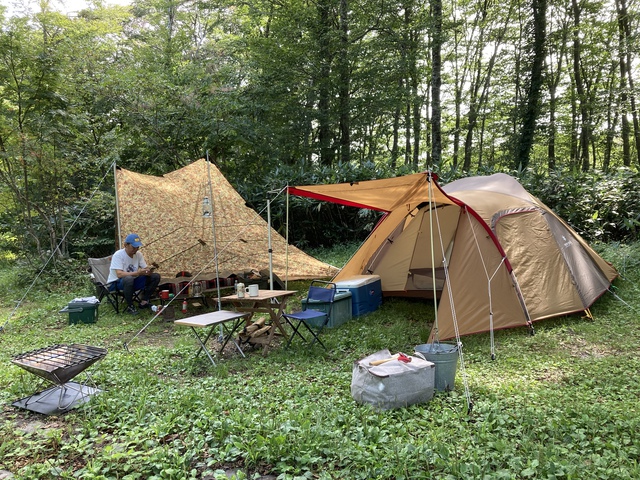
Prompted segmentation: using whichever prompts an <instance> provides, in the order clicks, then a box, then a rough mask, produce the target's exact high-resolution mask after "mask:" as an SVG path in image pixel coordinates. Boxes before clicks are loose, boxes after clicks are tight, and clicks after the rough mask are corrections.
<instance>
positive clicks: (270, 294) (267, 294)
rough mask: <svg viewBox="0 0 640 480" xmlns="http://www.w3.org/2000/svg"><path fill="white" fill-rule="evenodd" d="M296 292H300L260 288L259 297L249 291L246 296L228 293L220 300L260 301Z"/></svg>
mask: <svg viewBox="0 0 640 480" xmlns="http://www.w3.org/2000/svg"><path fill="white" fill-rule="evenodd" d="M294 293H298V292H297V290H263V289H260V290H258V296H257V297H250V296H249V294H248V293H245V294H244V297H238V295H236V294H233V295H227V296H226V297H222V298H221V299H220V301H222V302H258V301H262V300H271V299H272V298H278V297H287V296H289V295H293V294H294Z"/></svg>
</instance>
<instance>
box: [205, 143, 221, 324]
mask: <svg viewBox="0 0 640 480" xmlns="http://www.w3.org/2000/svg"><path fill="white" fill-rule="evenodd" d="M207 177H208V180H209V198H210V199H211V232H212V233H213V255H214V257H215V259H216V262H215V263H216V288H217V289H218V310H222V304H221V302H220V297H221V295H220V272H218V245H217V243H216V216H215V206H214V202H213V187H212V186H211V162H210V161H209V150H207ZM222 333H223V332H222V325H220V335H221V336H222Z"/></svg>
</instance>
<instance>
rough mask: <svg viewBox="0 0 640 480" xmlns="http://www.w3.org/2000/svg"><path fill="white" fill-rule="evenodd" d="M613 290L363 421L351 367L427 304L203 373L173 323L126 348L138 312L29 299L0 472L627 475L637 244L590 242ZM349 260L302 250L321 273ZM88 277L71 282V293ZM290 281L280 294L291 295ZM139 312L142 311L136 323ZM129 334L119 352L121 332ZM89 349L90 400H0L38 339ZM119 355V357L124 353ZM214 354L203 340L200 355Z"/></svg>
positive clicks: (52, 297)
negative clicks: (422, 394)
mask: <svg viewBox="0 0 640 480" xmlns="http://www.w3.org/2000/svg"><path fill="white" fill-rule="evenodd" d="M600 249H601V251H602V253H603V255H604V256H605V258H606V259H607V260H609V261H611V262H613V263H614V265H616V266H617V267H618V268H619V269H620V271H621V272H622V274H623V277H624V279H623V280H619V281H618V282H617V284H616V288H615V291H616V294H617V295H618V296H619V298H620V299H624V300H625V301H626V302H627V303H628V304H630V305H628V304H625V303H623V302H621V301H620V300H619V299H618V298H616V297H614V296H611V295H606V296H604V297H603V298H602V299H600V300H599V301H598V302H597V303H596V304H595V305H594V307H593V308H592V313H593V315H594V320H585V319H582V318H579V317H578V316H571V317H563V318H557V319H551V320H547V321H543V322H538V323H537V324H536V331H537V333H536V335H534V336H529V335H528V334H527V331H526V329H524V328H523V329H511V330H505V331H500V332H496V334H495V340H496V348H497V359H496V360H494V361H492V360H491V359H490V349H489V341H490V340H489V335H488V334H480V335H473V336H470V337H466V338H463V343H464V350H463V351H464V359H465V372H466V381H467V382H468V385H469V389H470V394H471V399H472V401H473V405H474V407H473V410H472V412H471V414H470V415H468V414H467V408H466V407H467V405H466V399H465V395H464V382H463V380H464V378H463V376H462V369H461V368H459V369H458V373H457V379H456V388H455V390H454V391H453V392H450V393H438V394H436V396H435V397H434V398H433V399H432V400H431V401H430V402H429V403H427V404H423V405H414V406H411V407H408V408H403V409H398V410H392V411H386V412H379V411H375V410H374V409H372V408H370V407H368V406H361V405H357V404H355V403H354V401H353V400H352V398H351V395H350V390H349V388H350V380H351V372H352V365H353V362H354V361H355V360H357V359H358V358H362V357H363V356H365V355H368V354H370V353H372V352H374V351H377V350H379V349H382V348H388V349H390V350H391V351H392V352H396V351H403V352H406V353H410V352H412V350H413V347H414V346H415V345H416V344H419V343H424V341H425V339H426V337H427V335H428V332H429V328H430V325H431V323H432V322H433V319H434V315H433V305H432V304H431V303H430V302H418V301H407V300H400V299H395V300H389V299H385V301H384V303H383V306H382V307H381V309H379V310H377V311H375V312H372V313H370V314H368V315H365V316H362V317H357V318H354V319H352V320H351V321H349V322H347V323H345V324H344V325H342V326H340V327H339V328H336V329H330V330H328V331H326V332H325V333H324V334H323V335H324V340H325V343H326V344H327V346H328V349H329V350H328V351H327V352H325V351H324V350H323V349H322V348H320V347H318V346H316V347H313V348H308V347H306V346H303V345H302V344H295V343H294V344H293V345H292V347H291V348H290V349H288V350H285V349H284V348H282V347H277V348H274V349H272V350H271V351H270V352H269V353H268V355H267V356H262V355H261V353H260V352H259V351H256V352H248V355H247V358H242V357H240V356H239V355H238V354H237V353H228V352H227V353H225V355H224V358H220V357H218V359H217V366H215V367H213V366H212V365H211V364H210V363H209V362H208V359H206V358H205V357H204V356H203V355H200V356H199V357H194V353H195V348H196V343H195V341H194V339H193V337H192V336H191V333H190V331H189V329H182V328H180V327H177V326H174V325H172V324H166V323H163V322H162V321H160V320H155V321H154V322H152V323H151V324H150V325H149V326H148V328H147V329H146V330H145V331H144V332H143V333H141V334H140V335H138V336H136V335H137V334H138V332H140V329H141V328H142V327H143V326H145V325H146V324H147V322H148V320H149V319H150V317H148V316H146V315H142V316H140V317H137V318H136V317H127V316H124V315H119V316H118V315H115V314H114V313H113V312H112V310H111V308H110V307H109V306H108V305H102V306H100V310H99V319H98V322H97V323H95V324H91V325H68V322H67V318H66V317H65V316H64V315H61V314H58V313H57V311H58V310H59V309H60V308H61V307H62V306H64V305H65V304H66V302H67V301H69V300H70V298H71V297H74V296H79V295H83V296H84V295H87V294H89V292H88V290H87V289H83V288H88V287H84V286H83V278H84V277H81V276H80V275H79V277H78V281H77V283H76V284H65V283H64V282H60V285H61V287H60V288H59V289H53V290H51V291H48V292H44V291H41V290H39V289H37V290H36V291H32V292H31V293H30V295H29V296H28V297H27V299H26V301H25V303H24V304H23V305H22V306H21V308H20V309H19V310H18V311H17V312H16V314H15V315H14V316H13V317H12V318H11V320H10V321H9V322H8V324H6V326H5V329H4V331H2V333H0V347H1V348H0V360H1V361H2V363H4V364H5V366H6V367H5V368H2V369H0V401H1V402H2V403H3V404H5V405H7V406H6V407H5V408H4V410H3V412H2V413H0V435H1V436H2V439H3V440H2V442H1V443H0V469H5V470H10V471H11V472H12V473H13V474H14V475H15V477H14V478H16V480H22V479H32V478H54V477H55V478H67V479H72V478H83V479H84V478H86V479H106V478H123V479H124V478H126V479H151V478H153V479H194V480H195V479H200V478H215V479H224V478H227V472H235V475H236V477H235V478H238V479H240V478H245V479H250V478H258V477H259V476H260V475H264V474H272V475H275V476H277V478H281V479H298V478H299V479H302V478H319V479H334V478H335V479H344V478H349V479H363V480H364V479H389V478H395V479H402V478H404V479H410V478H443V479H445V478H451V479H455V478H496V479H497V478H505V479H515V478H518V479H520V478H567V479H568V478H580V479H601V478H620V479H625V478H628V479H633V478H638V476H639V475H640V467H639V466H638V458H639V456H640V440H639V437H638V435H637V434H636V432H637V431H638V428H640V419H639V418H638V415H637V414H636V410H637V398H638V395H640V386H639V385H638V382H636V381H635V377H634V376H633V375H630V372H635V371H637V370H638V368H639V367H640V362H639V360H638V357H637V344H638V341H640V334H639V333H638V328H637V318H636V315H635V312H634V310H633V309H635V308H636V307H637V305H636V303H637V302H636V298H638V295H637V286H636V284H637V282H638V281H640V274H639V273H638V272H640V270H639V269H638V268H637V266H638V261H639V260H638V259H639V258H640V254H639V252H640V246H639V245H638V244H630V245H623V244H609V245H601V248H600ZM347 250H348V249H346V248H344V247H341V248H337V249H335V250H329V251H327V250H324V251H320V250H318V251H316V252H314V253H315V254H316V255H317V256H318V257H319V258H321V259H323V260H325V261H331V262H332V263H339V261H338V259H343V258H345V257H346V256H348V254H349V252H348V251H347ZM15 272H16V270H15V268H12V267H11V268H6V267H5V268H2V269H0V289H2V291H3V292H6V293H5V295H3V296H2V297H0V314H1V315H2V316H3V317H6V316H8V313H9V309H10V308H11V307H12V305H13V303H12V300H11V299H13V298H16V297H17V296H19V295H20V294H21V293H22V292H23V290H21V289H20V288H17V287H16V286H15V275H16V273H15ZM87 283H88V282H87ZM307 285H308V283H307V282H295V283H294V284H293V285H292V286H291V288H294V289H296V290H298V292H299V293H298V295H297V296H296V297H295V301H294V304H293V305H292V307H293V306H295V304H297V302H299V301H300V299H301V296H302V293H301V292H302V291H304V290H305V289H306V286H307ZM147 315H148V314H147ZM134 337H135V340H133V341H132V338H134ZM75 342H77V343H86V344H91V345H100V346H104V347H106V348H107V349H108V350H109V353H108V355H107V357H106V358H105V359H104V360H102V361H101V362H99V363H98V364H96V365H94V366H92V367H91V369H90V372H91V374H92V377H93V379H94V381H95V382H96V383H97V385H98V386H99V388H101V389H102V390H103V391H102V393H100V394H99V395H95V396H93V397H92V398H91V400H90V401H89V402H88V403H87V404H85V405H84V406H82V407H79V408H76V409H74V410H73V411H72V412H70V413H67V414H65V415H62V416H57V417H56V416H54V417H43V416H40V415H36V414H32V413H29V412H27V411H24V410H19V409H15V408H14V407H11V406H8V404H10V403H11V402H13V401H14V400H15V399H18V398H23V397H25V396H28V395H30V394H32V393H34V392H36V391H39V390H38V388H40V387H41V386H39V384H38V381H37V379H36V377H35V376H34V375H32V374H30V373H28V372H26V371H24V370H23V369H21V368H19V367H17V366H15V365H12V364H11V363H10V358H11V357H12V356H13V355H16V354H18V353H22V352H25V351H29V350H32V349H34V348H39V347H44V346H48V345H51V344H54V343H75ZM124 342H128V343H129V352H127V351H126V350H125V349H124V348H123V347H122V345H123V343H124ZM211 345H212V346H214V345H215V342H213V343H212V344H211ZM229 474H231V473H229Z"/></svg>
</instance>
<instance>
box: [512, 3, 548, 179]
mask: <svg viewBox="0 0 640 480" xmlns="http://www.w3.org/2000/svg"><path fill="white" fill-rule="evenodd" d="M546 15H547V1H546V0H533V62H532V65H531V80H530V83H529V88H528V92H527V99H526V107H525V110H524V114H523V117H522V122H521V125H522V127H521V131H520V135H519V140H518V143H517V145H518V148H517V149H516V163H515V167H516V168H522V169H526V168H527V167H528V166H529V158H530V156H531V148H532V147H533V137H534V135H535V131H536V124H537V121H538V115H539V113H540V92H541V90H542V82H543V75H542V73H543V66H544V59H545V55H546V48H545V44H546V29H547V22H546Z"/></svg>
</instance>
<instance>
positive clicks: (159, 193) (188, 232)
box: [116, 159, 337, 280]
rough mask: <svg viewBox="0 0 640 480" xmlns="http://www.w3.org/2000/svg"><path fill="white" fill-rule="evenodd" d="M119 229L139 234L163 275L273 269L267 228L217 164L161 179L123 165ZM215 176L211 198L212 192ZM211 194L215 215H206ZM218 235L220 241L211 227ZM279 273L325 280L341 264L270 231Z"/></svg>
mask: <svg viewBox="0 0 640 480" xmlns="http://www.w3.org/2000/svg"><path fill="white" fill-rule="evenodd" d="M116 175H117V179H116V180H117V187H118V192H117V193H118V209H119V212H118V213H119V218H120V231H121V235H122V237H123V238H124V237H125V236H126V235H127V234H128V233H131V232H134V233H137V234H138V235H140V238H141V240H142V242H143V244H144V246H143V247H142V250H141V251H142V252H143V253H144V256H145V260H146V261H147V263H157V264H158V265H159V272H160V273H161V274H162V275H163V277H174V276H175V275H176V274H177V273H178V272H181V271H188V272H190V273H191V274H193V275H196V274H199V273H203V272H206V273H215V272H216V252H217V254H218V255H217V264H218V265H217V268H218V271H219V273H220V276H221V277H226V276H228V275H229V274H232V273H237V274H242V273H244V272H247V271H251V270H253V271H258V272H259V271H260V270H264V269H268V268H269V227H268V225H267V222H266V221H265V220H264V219H263V218H262V217H260V216H259V215H258V214H257V213H256V212H255V211H254V210H252V209H251V208H249V207H247V206H245V201H244V200H243V199H242V197H241V196H240V195H239V194H238V193H237V192H236V191H235V189H234V188H233V187H232V186H231V184H230V183H229V182H228V181H227V180H226V179H225V178H224V176H223V175H222V174H221V173H220V171H219V170H218V169H217V168H216V167H215V165H213V164H208V162H207V161H206V160H204V159H201V160H198V161H196V162H193V163H192V164H190V165H188V166H186V167H184V168H181V169H179V170H176V171H174V172H171V173H168V174H165V175H163V176H162V177H156V176H151V175H142V174H140V173H135V172H132V171H130V170H125V169H122V168H121V169H119V170H117V174H116ZM209 177H210V178H211V186H212V191H213V195H211V193H210V189H209ZM205 197H208V198H209V201H210V203H211V207H212V211H213V218H211V217H209V218H206V217H203V200H204V198H205ZM214 231H215V234H216V241H215V242H214V238H213V232H214ZM271 245H272V249H273V260H272V261H273V272H274V273H275V274H276V275H277V276H278V277H280V278H281V279H282V280H285V279H287V278H288V279H290V280H293V279H303V278H326V277H331V276H333V275H335V273H336V272H337V269H336V268H335V267H332V266H330V265H327V264H325V263H323V262H321V261H319V260H317V259H315V258H313V257H311V256H309V255H307V254H305V253H304V252H302V251H301V250H299V249H297V248H295V247H293V246H291V245H289V246H288V248H287V244H286V240H285V239H284V238H283V237H282V236H281V235H280V234H278V233H277V232H276V231H275V230H274V229H271Z"/></svg>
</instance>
